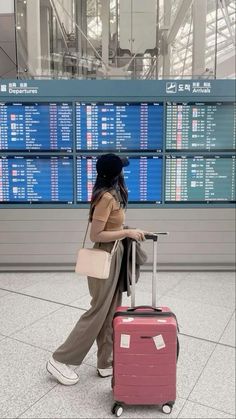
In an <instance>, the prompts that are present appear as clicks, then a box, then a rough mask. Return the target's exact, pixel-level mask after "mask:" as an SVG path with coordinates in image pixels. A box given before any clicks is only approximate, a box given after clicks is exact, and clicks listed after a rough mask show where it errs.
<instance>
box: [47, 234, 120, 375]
mask: <svg viewBox="0 0 236 419" xmlns="http://www.w3.org/2000/svg"><path fill="white" fill-rule="evenodd" d="M113 244H114V243H100V244H98V243H96V244H95V246H94V247H99V248H101V249H103V250H106V251H109V252H110V251H111V249H112V246H113ZM123 251H124V249H123V244H122V242H121V241H120V243H119V246H118V248H117V251H116V252H115V254H114V256H113V257H112V262H111V270H110V275H109V278H108V279H98V278H91V277H88V286H89V292H90V295H91V297H92V300H91V303H90V305H91V308H90V309H89V310H88V311H87V312H86V313H84V314H83V315H82V316H81V317H80V319H79V321H78V322H77V323H76V325H75V327H74V329H73V330H72V332H71V333H70V335H69V336H68V338H67V339H66V341H65V342H64V343H63V344H62V345H61V346H60V347H59V348H58V349H57V350H56V351H55V352H54V354H53V357H54V359H55V360H56V361H59V362H62V363H64V364H71V365H80V364H81V363H82V361H83V359H84V358H85V356H86V355H87V353H88V351H89V350H90V348H91V346H92V345H93V343H94V341H95V340H96V341H97V346H98V352H97V367H98V368H108V367H110V366H111V365H112V345H113V339H112V335H113V330H112V319H113V315H114V313H115V310H116V307H117V306H119V305H121V300H122V293H121V292H120V290H119V287H118V278H119V273H120V267H121V261H122V257H123Z"/></svg>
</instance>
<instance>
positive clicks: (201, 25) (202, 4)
mask: <svg viewBox="0 0 236 419" xmlns="http://www.w3.org/2000/svg"><path fill="white" fill-rule="evenodd" d="M192 7H193V62H192V75H193V76H200V75H201V74H203V73H204V72H205V49H206V15H207V0H197V1H196V0H195V1H194V3H193V6H192Z"/></svg>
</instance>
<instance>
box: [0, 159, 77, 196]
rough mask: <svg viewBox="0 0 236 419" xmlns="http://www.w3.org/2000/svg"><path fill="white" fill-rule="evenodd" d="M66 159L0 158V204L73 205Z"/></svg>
mask: <svg viewBox="0 0 236 419" xmlns="http://www.w3.org/2000/svg"><path fill="white" fill-rule="evenodd" d="M72 167H73V160H72V158H70V157H23V156H15V157H12V156H11V157H10V156H8V157H0V203H4V204H5V203H15V204H16V203H64V204H71V203H72V202H73V173H72Z"/></svg>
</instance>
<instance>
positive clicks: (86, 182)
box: [77, 156, 162, 204]
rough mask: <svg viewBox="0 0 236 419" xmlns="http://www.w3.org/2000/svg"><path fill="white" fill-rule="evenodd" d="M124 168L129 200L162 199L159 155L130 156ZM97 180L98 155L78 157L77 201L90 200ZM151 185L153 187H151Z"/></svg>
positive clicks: (149, 200)
mask: <svg viewBox="0 0 236 419" xmlns="http://www.w3.org/2000/svg"><path fill="white" fill-rule="evenodd" d="M129 162H130V164H129V166H127V167H125V168H124V169H123V173H124V178H125V183H126V185H127V188H128V193H129V202H130V203H132V202H133V203H136V202H142V203H155V204H160V203H161V201H162V158H161V157H159V156H138V157H129ZM95 180H96V157H91V156H80V157H77V202H89V201H90V199H91V194H92V189H93V185H94V182H95ZM150 185H151V187H150Z"/></svg>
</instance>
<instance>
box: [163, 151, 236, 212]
mask: <svg viewBox="0 0 236 419" xmlns="http://www.w3.org/2000/svg"><path fill="white" fill-rule="evenodd" d="M235 162H236V159H235V156H224V155H220V156H186V155H184V156H177V155H171V156H167V157H166V174H165V202H166V203H181V202H182V203H185V204H187V203H203V202H204V203H211V202H214V203H215V202H216V201H217V202H218V203H219V202H220V203H226V204H227V203H234V202H235V170H236V165H235Z"/></svg>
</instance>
